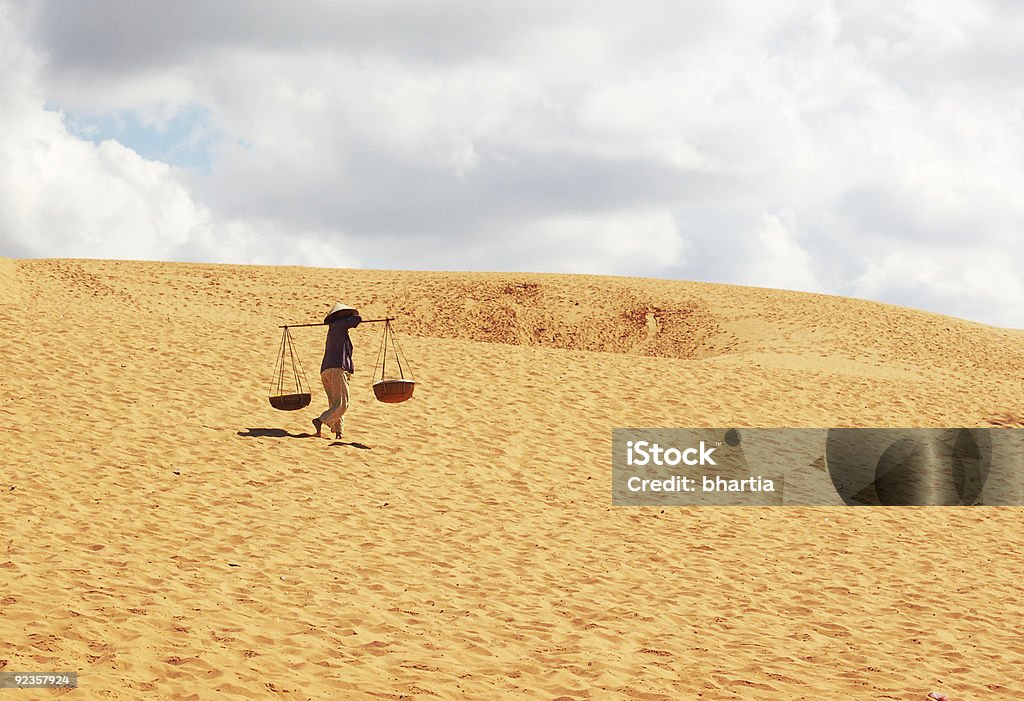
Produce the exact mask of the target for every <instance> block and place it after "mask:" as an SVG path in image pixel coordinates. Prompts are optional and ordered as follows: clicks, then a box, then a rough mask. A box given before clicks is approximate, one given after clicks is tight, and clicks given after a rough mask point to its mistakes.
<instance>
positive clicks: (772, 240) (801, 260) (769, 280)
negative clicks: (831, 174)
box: [743, 214, 825, 292]
mask: <svg viewBox="0 0 1024 701" xmlns="http://www.w3.org/2000/svg"><path fill="white" fill-rule="evenodd" d="M758 243H759V246H758V250H756V251H755V252H754V255H753V256H752V257H751V264H750V265H749V266H748V268H747V270H745V271H744V272H743V279H745V280H749V283H748V284H750V285H754V286H756V287H777V288H783V289H789V290H801V291H803V292H824V291H825V290H824V288H823V287H822V286H821V284H820V283H819V282H818V279H817V277H816V276H815V273H814V262H813V260H812V259H811V257H810V256H809V255H808V254H807V252H806V251H805V250H804V249H802V248H801V247H800V245H799V244H798V243H797V242H796V240H795V239H794V238H793V235H792V234H791V233H790V232H789V231H788V230H787V229H786V227H785V225H783V223H782V221H781V220H780V219H779V217H778V216H777V215H774V214H765V215H764V217H763V219H762V222H761V227H760V230H759V231H758Z"/></svg>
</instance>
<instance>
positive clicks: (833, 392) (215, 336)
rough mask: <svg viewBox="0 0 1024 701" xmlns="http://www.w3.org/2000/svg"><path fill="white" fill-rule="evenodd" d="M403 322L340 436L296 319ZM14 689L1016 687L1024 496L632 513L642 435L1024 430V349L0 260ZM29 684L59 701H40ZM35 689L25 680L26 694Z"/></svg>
mask: <svg viewBox="0 0 1024 701" xmlns="http://www.w3.org/2000/svg"><path fill="white" fill-rule="evenodd" d="M335 299H341V300H345V301H347V302H349V303H351V304H354V305H356V306H358V307H359V308H360V310H361V311H362V313H363V315H364V317H369V316H377V315H383V314H385V313H391V314H394V315H397V316H398V326H397V330H398V332H399V334H400V338H401V340H402V343H403V348H404V350H405V351H406V353H407V355H408V357H409V360H410V362H411V363H412V366H413V371H414V372H415V374H416V378H417V380H418V381H419V383H420V385H419V387H418V389H417V393H416V397H415V398H414V399H413V400H412V401H410V402H407V403H405V404H400V405H384V404H381V403H378V402H375V401H374V400H373V396H372V392H371V391H370V389H369V382H370V374H371V370H372V365H373V361H374V355H375V354H376V351H377V344H378V339H379V337H378V333H379V331H380V328H379V327H378V326H362V327H360V328H358V329H356V330H355V331H353V339H354V342H355V345H356V365H357V373H356V375H355V377H354V378H353V388H352V392H353V400H354V403H353V406H352V409H351V411H350V412H349V414H348V418H347V433H346V436H345V439H344V441H343V442H335V441H330V440H328V441H318V440H315V439H308V438H302V437H301V436H303V435H304V434H305V432H306V431H307V429H308V428H309V419H310V418H311V417H312V416H313V415H315V413H316V412H315V411H314V409H316V411H319V408H318V407H320V406H321V404H322V403H323V400H322V394H321V393H320V390H319V387H317V386H316V383H317V381H318V378H317V373H316V371H317V370H318V368H319V365H318V362H319V356H320V353H321V352H322V344H323V331H322V329H296V330H295V332H294V333H295V340H296V342H297V344H298V348H299V353H300V357H301V358H302V360H303V361H304V363H305V367H306V372H307V375H308V376H309V378H310V379H311V380H312V381H313V382H314V397H315V399H314V402H315V403H314V406H313V407H311V408H310V409H309V410H307V411H300V412H295V413H283V412H276V411H274V410H273V409H271V408H270V406H269V405H268V403H267V400H266V396H267V393H268V388H269V386H270V384H271V372H272V369H273V362H274V354H275V351H276V349H277V343H278V341H279V329H278V328H277V326H278V325H279V324H281V323H295V322H303V321H315V320H316V319H318V318H319V317H320V316H322V314H323V313H324V311H325V310H326V308H327V307H328V306H329V304H330V303H331V302H333V301H334V300H335ZM0 328H2V332H3V374H2V376H0V439H2V441H3V443H2V446H3V450H4V453H5V454H6V455H5V457H6V460H5V463H4V467H3V470H2V471H0V494H2V499H3V506H2V509H0V526H2V530H0V640H3V641H4V642H5V645H4V647H3V649H2V652H0V671H3V670H6V671H22V670H40V671H41V670H49V669H60V670H77V671H78V672H79V673H80V688H79V689H78V690H77V691H74V692H72V693H73V697H74V698H82V699H93V698H96V699H136V698H166V699H171V698H174V699H179V698H180V699H246V698H286V699H293V700H297V699H327V698H338V699H343V698H378V699H379V698H391V699H397V698H423V699H449V698H460V699H465V698H471V699H490V698H505V697H517V696H518V697H525V698H548V699H554V698H572V699H583V698H591V699H604V698H623V699H688V698H701V699H730V698H737V699H745V698H757V699H780V700H781V699H786V700H790V699H822V698H830V699H831V698H853V699H886V698H888V699H917V698H923V697H924V695H925V694H926V693H927V692H928V691H930V690H932V689H942V690H945V691H947V693H949V694H950V695H951V697H952V698H953V699H954V700H956V701H959V700H960V699H1004V698H1005V699H1010V698H1018V697H1019V693H1020V689H1021V688H1024V643H1022V642H1021V639H1020V636H1019V633H1018V632H1017V630H1018V628H1019V625H1020V621H1021V620H1022V619H1024V603H1022V602H1021V597H1020V582H1021V581H1022V580H1024V564H1022V563H1024V557H1022V555H1024V545H1022V543H1024V538H1022V536H1024V526H1022V525H1021V517H1022V511H1021V510H1020V509H992V508H970V509H969V508H963V509H939V508H934V509H929V508H901V509H841V508H840V509H826V508H819V509H813V508H793V507H781V508H755V509H742V508H705V509H686V508H675V509H664V510H662V509H660V508H653V507H647V508H625V507H617V508H613V507H612V506H611V503H610V432H611V429H612V428H613V427H617V426H705V425H706V426H725V425H729V426H738V427H742V426H765V427H767V426H833V425H834V426H950V425H967V426H984V425H1000V426H1021V425H1024V424H1022V423H1021V421H1022V419H1024V371H1022V368H1024V333H1022V332H1020V331H1011V330H1006V329H997V328H992V327H987V326H984V325H980V324H974V323H970V322H966V321H962V320H957V319H952V318H949V317H944V316H940V315H935V314H928V313H924V312H920V311H914V310H909V309H903V308H898V307H892V306H887V305H881V304H875V303H869V302H864V301H858V300H851V299H844V298H837V297H828V296H821V295H808V294H801V293H794V292H783V291H778V290H765V289H757V288H739V287H730V286H722V285H710V284H695V283H685V282H671V281H659V280H647V279H629V278H605V277H591V276H558V275H511V274H501V275H498V274H467V273H450V274H443V273H419V272H393V271H367V270H317V269H306V268H284V267H278V268H270V267H243V266H212V265H191V264H164V263H140V262H113V261H77V260H24V261H11V260H0ZM11 693H17V694H21V696H19V698H30V696H28V694H30V693H36V694H37V696H36V697H38V698H46V697H49V696H57V695H61V694H62V693H64V692H58V691H47V692H11ZM12 698H13V696H12Z"/></svg>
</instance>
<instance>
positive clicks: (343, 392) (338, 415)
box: [320, 368, 348, 434]
mask: <svg viewBox="0 0 1024 701" xmlns="http://www.w3.org/2000/svg"><path fill="white" fill-rule="evenodd" d="M320 380H321V381H322V382H323V383H324V391H325V392H327V401H328V402H330V404H331V407H330V408H329V409H328V410H327V411H325V412H324V413H322V414H320V421H321V422H323V425H324V426H327V427H329V428H330V429H331V430H333V431H334V432H335V433H337V434H342V433H344V432H345V412H346V411H347V410H348V373H347V372H345V371H344V370H342V369H341V368H327V369H326V370H324V371H323V372H322V373H320Z"/></svg>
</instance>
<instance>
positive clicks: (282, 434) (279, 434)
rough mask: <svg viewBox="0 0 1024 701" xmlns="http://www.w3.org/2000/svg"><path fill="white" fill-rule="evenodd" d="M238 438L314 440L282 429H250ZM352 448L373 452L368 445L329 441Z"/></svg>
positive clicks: (303, 434) (311, 435)
mask: <svg viewBox="0 0 1024 701" xmlns="http://www.w3.org/2000/svg"><path fill="white" fill-rule="evenodd" d="M237 435H239V436H242V437H243V438H315V437H316V436H314V435H313V434H312V433H289V432H288V431H286V430H284V429H283V428H250V429H247V430H245V431H239V432H238V434H237ZM336 445H338V446H352V447H353V448H359V449H360V450H373V449H372V448H371V447H370V446H368V445H363V444H362V443H346V442H345V441H331V446H336Z"/></svg>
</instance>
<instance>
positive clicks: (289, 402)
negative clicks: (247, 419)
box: [270, 393, 312, 411]
mask: <svg viewBox="0 0 1024 701" xmlns="http://www.w3.org/2000/svg"><path fill="white" fill-rule="evenodd" d="M311 400H312V396H311V395H309V394H308V393H306V394H281V395H278V396H276V397H270V406H272V407H274V408H275V409H280V410H281V411H296V410H298V409H305V408H306V407H308V406H309V402H310V401H311Z"/></svg>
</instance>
